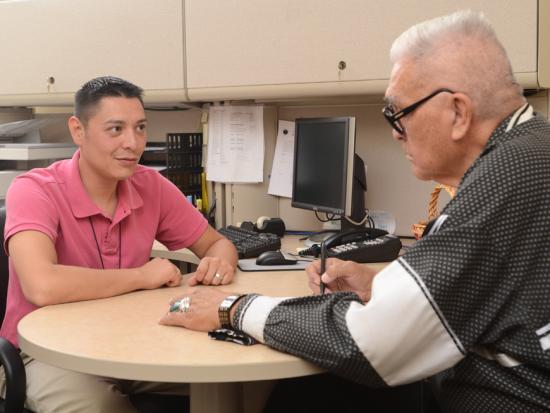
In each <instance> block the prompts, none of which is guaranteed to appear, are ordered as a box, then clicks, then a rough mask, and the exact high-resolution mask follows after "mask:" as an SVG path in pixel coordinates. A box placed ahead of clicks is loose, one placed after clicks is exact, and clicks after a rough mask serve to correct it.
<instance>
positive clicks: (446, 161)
mask: <svg viewBox="0 0 550 413" xmlns="http://www.w3.org/2000/svg"><path fill="white" fill-rule="evenodd" d="M418 73H419V71H418V67H417V66H416V65H415V64H414V63H412V62H410V61H406V60H405V61H401V62H397V63H396V64H395V65H394V67H393V70H392V74H391V77H390V83H389V86H388V88H387V90H386V96H385V99H386V101H387V103H388V104H389V105H391V106H392V107H393V108H394V111H395V112H398V111H400V110H402V109H403V108H405V107H407V106H409V105H411V104H413V103H415V102H417V101H419V100H420V99H422V98H424V97H426V96H428V95H429V94H431V93H433V92H434V91H435V90H437V89H438V88H441V87H445V85H438V84H435V82H430V79H428V80H427V81H424V82H422V81H419V76H418ZM430 84H431V86H430ZM451 102H452V94H450V93H439V94H437V95H435V96H434V97H432V98H431V99H429V100H428V101H426V102H425V103H423V104H422V105H420V106H418V107H417V108H416V109H415V110H414V111H413V112H411V113H409V114H407V115H405V116H403V117H402V118H401V119H400V120H399V122H400V124H401V126H402V127H403V129H404V133H398V132H397V131H396V130H392V134H393V137H394V139H396V140H398V141H399V142H401V146H402V147H403V150H404V151H405V156H406V158H407V159H408V160H409V162H410V163H411V165H412V169H413V173H414V175H415V176H416V177H417V178H418V179H421V180H438V178H439V179H441V178H442V177H445V176H447V175H448V173H449V167H450V166H452V157H451V155H452V150H451V149H452V148H451V147H450V146H449V145H450V143H451V142H450V136H451V129H450V128H451V123H450V122H449V120H451V117H450V116H451V111H450V108H451Z"/></svg>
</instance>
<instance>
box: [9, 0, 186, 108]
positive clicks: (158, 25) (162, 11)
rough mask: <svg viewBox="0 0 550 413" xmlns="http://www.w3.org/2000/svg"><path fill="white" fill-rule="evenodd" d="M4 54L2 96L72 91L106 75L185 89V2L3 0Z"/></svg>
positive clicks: (150, 87) (149, 86)
mask: <svg viewBox="0 0 550 413" xmlns="http://www.w3.org/2000/svg"><path fill="white" fill-rule="evenodd" d="M0 55H1V56H2V59H1V60H2V63H1V71H0V73H1V76H0V95H27V94H28V95H31V96H37V95H38V96H42V97H44V95H46V96H48V95H52V96H54V95H56V94H67V96H70V94H71V93H74V92H75V91H76V90H77V89H78V88H79V87H80V86H81V85H82V84H83V83H84V82H85V81H87V80H89V79H91V78H93V77H96V76H101V75H114V76H119V77H122V78H125V79H127V80H129V81H131V82H133V83H135V84H137V85H139V86H141V87H143V88H144V89H146V90H152V91H155V90H167V89H168V90H175V89H179V90H182V91H183V88H184V80H183V65H184V62H183V4H182V0H162V1H157V0H116V1H111V0H25V1H9V2H0ZM182 95H183V92H182ZM0 99H1V97H0ZM30 100H31V102H29V104H33V102H32V98H31V99H30ZM2 103H4V102H2ZM66 103H70V101H69V102H66Z"/></svg>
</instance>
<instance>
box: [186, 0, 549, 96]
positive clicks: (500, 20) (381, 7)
mask: <svg viewBox="0 0 550 413" xmlns="http://www.w3.org/2000/svg"><path fill="white" fill-rule="evenodd" d="M548 3H550V2H548V1H546V0H544V1H543V0H540V1H537V0H507V1H505V2H503V1H502V0H461V1H455V0H407V1H403V0H386V1H379V0H324V1H319V0H300V1H296V0H278V1H276V2H275V1H258V0H223V1H221V0H218V1H215V0H212V1H204V0H187V1H186V2H185V31H186V57H187V88H188V94H189V98H190V99H191V100H209V99H210V100H216V99H278V98H300V97H317V96H319V97H320V96H337V95H357V94H372V93H382V92H383V91H384V89H385V87H386V85H387V81H388V77H389V73H390V69H391V67H390V63H389V58H388V51H389V49H390V47H391V44H392V42H393V40H394V39H395V38H396V37H397V36H398V35H399V34H400V33H401V32H403V31H404V30H405V29H407V28H408V27H410V26H411V25H413V24H415V23H418V22H420V21H423V20H426V19H429V18H432V17H436V16H440V15H443V14H447V13H450V12H452V11H455V10H458V9H473V10H482V11H483V12H484V13H485V15H486V16H487V17H488V18H489V20H490V21H491V22H492V23H493V26H494V27H495V30H496V32H497V34H498V36H499V37H500V39H501V40H502V42H503V43H504V46H505V47H506V49H507V50H508V53H509V55H510V58H511V61H512V65H513V68H514V71H515V72H516V75H517V77H518V79H519V80H520V82H521V83H522V85H523V86H524V87H526V88H538V87H548V86H549V85H550V79H549V78H548V70H549V68H548V66H550V59H549V58H548V53H550V52H549V51H548V49H549V48H550V45H548V43H549V37H550V36H549V32H548V31H549V30H550V29H548V28H546V26H548V24H550V18H549V17H550V6H549V5H548ZM544 22H546V23H548V24H543V23H544ZM539 30H540V32H539ZM544 44H546V47H544Z"/></svg>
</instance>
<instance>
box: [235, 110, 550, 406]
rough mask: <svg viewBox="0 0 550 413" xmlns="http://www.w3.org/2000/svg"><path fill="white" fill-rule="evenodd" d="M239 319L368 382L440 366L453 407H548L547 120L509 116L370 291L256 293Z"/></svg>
mask: <svg viewBox="0 0 550 413" xmlns="http://www.w3.org/2000/svg"><path fill="white" fill-rule="evenodd" d="M235 322H236V327H237V328H239V329H241V330H243V331H244V332H246V333H248V334H250V335H252V336H253V337H255V338H256V339H257V340H259V341H261V342H264V343H266V344H268V345H269V346H272V347H275V348H277V349H280V350H282V351H286V352H289V353H292V354H295V355H298V356H300V357H302V358H304V359H307V360H310V361H312V362H314V363H316V364H318V365H320V366H322V367H324V368H326V369H328V370H330V371H332V372H335V373H336V374H339V375H341V376H344V377H347V378H349V379H352V380H354V381H357V382H359V383H364V384H365V385H370V386H394V385H399V384H404V383H410V382H413V381H417V380H420V379H423V378H429V377H432V378H437V380H434V381H437V383H438V391H439V394H440V396H441V397H440V399H441V400H442V401H443V402H444V404H445V405H446V406H445V407H446V408H447V410H448V411H452V412H513V413H518V412H522V413H523V412H543V411H549V410H550V125H549V124H548V122H547V121H546V120H544V119H542V118H540V117H538V116H535V115H534V114H533V109H532V108H531V106H529V105H525V106H523V107H522V108H520V109H519V110H518V111H517V112H515V113H514V114H513V115H512V116H510V117H509V118H507V119H506V120H505V121H504V122H502V123H501V125H500V126H499V127H498V128H497V129H496V130H495V131H494V133H493V134H492V136H491V138H490V139H489V141H488V143H487V146H486V148H485V150H484V151H483V153H482V154H481V156H480V157H479V158H478V159H477V160H476V161H475V162H474V164H473V165H472V166H471V167H470V168H469V170H468V171H467V172H466V174H465V175H464V177H463V178H462V182H461V184H460V186H459V188H458V192H457V195H456V197H454V198H453V199H452V200H451V201H450V202H449V204H448V205H447V206H446V207H445V209H444V210H443V211H442V214H441V215H440V217H439V218H438V220H437V221H436V222H435V224H434V225H433V226H432V227H431V229H430V231H429V233H428V234H427V236H425V237H424V238H422V239H421V240H420V241H418V242H417V243H415V245H414V246H413V247H411V248H410V249H409V250H408V251H407V252H406V253H405V254H404V255H403V256H402V257H401V258H399V259H398V260H396V261H394V262H393V263H391V264H390V265H389V266H388V267H386V268H385V269H384V270H382V271H381V272H380V273H379V274H378V275H377V276H376V277H375V279H374V282H373V288H372V298H371V300H370V301H369V302H368V303H366V304H363V303H362V302H361V300H360V299H359V298H358V297H357V296H356V295H355V294H352V293H336V294H330V295H326V296H312V297H301V298H293V299H282V298H273V297H265V296H258V295H249V296H247V297H246V298H245V299H243V300H242V301H241V302H240V303H239V306H238V309H237V313H236V320H235Z"/></svg>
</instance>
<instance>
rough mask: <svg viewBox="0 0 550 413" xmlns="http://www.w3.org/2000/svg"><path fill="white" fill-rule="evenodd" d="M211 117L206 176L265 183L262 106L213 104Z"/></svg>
mask: <svg viewBox="0 0 550 413" xmlns="http://www.w3.org/2000/svg"><path fill="white" fill-rule="evenodd" d="M208 119H209V121H208V159H207V163H206V179H208V180H209V181H216V182H240V183H244V182H262V181H263V177H264V172H263V171H264V118H263V106H212V107H210V109H209V116H208Z"/></svg>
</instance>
